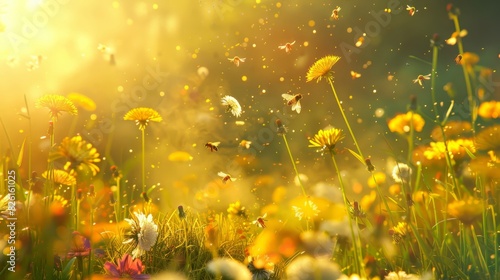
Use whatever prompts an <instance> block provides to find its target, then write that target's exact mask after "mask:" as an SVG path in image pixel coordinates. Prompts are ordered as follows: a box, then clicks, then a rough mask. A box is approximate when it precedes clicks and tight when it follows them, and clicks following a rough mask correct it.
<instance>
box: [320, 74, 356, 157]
mask: <svg viewBox="0 0 500 280" xmlns="http://www.w3.org/2000/svg"><path fill="white" fill-rule="evenodd" d="M327 80H328V83H329V84H330V87H331V88H332V91H333V96H334V97H335V101H337V105H338V106H339V109H340V113H341V114H342V118H344V122H345V124H346V126H347V129H348V130H349V134H351V137H352V140H353V141H354V145H355V146H356V149H357V150H358V154H359V155H360V156H361V157H362V158H364V157H363V153H362V152H361V149H360V148H359V145H358V141H357V140H356V137H355V136H354V133H353V132H352V129H351V125H350V124H349V121H348V120H347V117H346V115H345V113H344V109H343V108H342V104H341V103H340V100H339V97H338V95H337V92H336V91H335V87H334V86H333V81H332V78H331V77H328V78H327Z"/></svg>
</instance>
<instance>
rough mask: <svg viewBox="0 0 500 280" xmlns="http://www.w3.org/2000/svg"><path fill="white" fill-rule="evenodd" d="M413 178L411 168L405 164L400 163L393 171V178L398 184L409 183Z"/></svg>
mask: <svg viewBox="0 0 500 280" xmlns="http://www.w3.org/2000/svg"><path fill="white" fill-rule="evenodd" d="M410 177H411V168H410V167H409V166H408V165H406V164H404V163H398V164H396V166H394V168H393V169H392V178H393V179H394V181H396V182H397V183H408V182H409V181H410Z"/></svg>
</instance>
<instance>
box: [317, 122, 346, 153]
mask: <svg viewBox="0 0 500 280" xmlns="http://www.w3.org/2000/svg"><path fill="white" fill-rule="evenodd" d="M343 138H344V134H343V133H342V130H340V129H337V128H330V129H327V130H322V129H320V130H319V131H318V134H316V135H314V137H313V138H312V139H309V143H310V145H309V147H310V148H323V149H328V150H329V151H333V149H334V148H335V145H336V144H337V142H339V141H340V140H342V139H343Z"/></svg>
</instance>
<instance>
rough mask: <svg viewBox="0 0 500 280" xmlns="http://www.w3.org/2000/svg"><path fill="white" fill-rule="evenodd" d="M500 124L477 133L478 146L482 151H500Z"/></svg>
mask: <svg viewBox="0 0 500 280" xmlns="http://www.w3.org/2000/svg"><path fill="white" fill-rule="evenodd" d="M498 139H500V125H494V126H490V127H488V128H486V129H484V130H482V131H481V132H479V133H478V134H477V135H476V148H477V149H478V150H482V151H488V150H495V151H500V141H498Z"/></svg>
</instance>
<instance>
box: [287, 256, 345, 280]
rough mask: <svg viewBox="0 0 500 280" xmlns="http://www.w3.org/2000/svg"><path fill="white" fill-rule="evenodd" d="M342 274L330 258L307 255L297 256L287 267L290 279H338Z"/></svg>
mask: <svg viewBox="0 0 500 280" xmlns="http://www.w3.org/2000/svg"><path fill="white" fill-rule="evenodd" d="M341 275H342V274H341V273H340V269H339V267H338V265H337V264H336V263H334V262H331V261H329V260H328V258H313V257H310V256H307V255H303V256H300V257H298V258H296V259H295V260H293V261H292V262H291V263H290V264H289V265H288V267H287V269H286V276H287V279H288V280H327V279H338V278H339V277H340V276H341Z"/></svg>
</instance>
